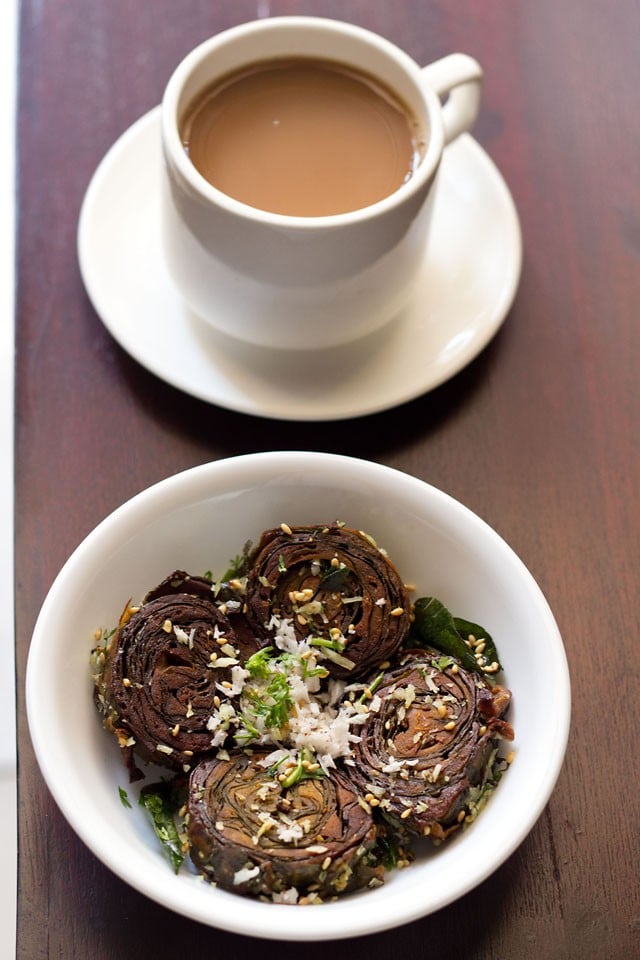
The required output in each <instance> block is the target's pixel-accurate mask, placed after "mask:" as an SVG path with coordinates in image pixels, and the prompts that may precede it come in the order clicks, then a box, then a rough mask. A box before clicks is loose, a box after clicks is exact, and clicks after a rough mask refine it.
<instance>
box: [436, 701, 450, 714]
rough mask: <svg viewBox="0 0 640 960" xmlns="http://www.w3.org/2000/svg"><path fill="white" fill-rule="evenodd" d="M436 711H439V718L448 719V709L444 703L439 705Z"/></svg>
mask: <svg viewBox="0 0 640 960" xmlns="http://www.w3.org/2000/svg"><path fill="white" fill-rule="evenodd" d="M436 709H437V711H438V716H439V717H446V715H447V708H446V707H445V705H444V703H440V704H438V706H437V707H436Z"/></svg>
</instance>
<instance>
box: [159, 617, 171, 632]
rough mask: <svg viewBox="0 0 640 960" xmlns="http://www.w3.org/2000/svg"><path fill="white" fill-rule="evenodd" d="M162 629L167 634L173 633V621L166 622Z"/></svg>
mask: <svg viewBox="0 0 640 960" xmlns="http://www.w3.org/2000/svg"><path fill="white" fill-rule="evenodd" d="M162 629H163V630H164V632H165V633H171V631H172V630H173V624H172V623H171V620H165V622H164V623H163V624H162Z"/></svg>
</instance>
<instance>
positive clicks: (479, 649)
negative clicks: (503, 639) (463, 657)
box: [476, 640, 486, 653]
mask: <svg viewBox="0 0 640 960" xmlns="http://www.w3.org/2000/svg"><path fill="white" fill-rule="evenodd" d="M485 647H486V643H485V642H484V640H481V641H480V642H479V643H478V644H477V645H476V653H484V648H485Z"/></svg>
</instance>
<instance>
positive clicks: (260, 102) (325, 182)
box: [162, 17, 482, 349]
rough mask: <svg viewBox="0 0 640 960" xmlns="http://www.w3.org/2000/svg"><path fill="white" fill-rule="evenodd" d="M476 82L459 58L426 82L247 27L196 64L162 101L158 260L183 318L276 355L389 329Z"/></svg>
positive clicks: (387, 61) (214, 44)
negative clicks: (161, 253) (446, 152)
mask: <svg viewBox="0 0 640 960" xmlns="http://www.w3.org/2000/svg"><path fill="white" fill-rule="evenodd" d="M481 80H482V71H481V69H480V67H479V65H478V64H477V63H476V61H475V60H473V59H471V58H470V57H467V56H465V55H463V54H454V55H452V56H449V57H445V58H444V59H443V60H439V61H437V62H436V63H435V64H432V65H431V66H429V67H426V68H423V69H421V68H420V67H419V66H418V65H417V64H416V63H415V61H413V60H412V59H411V58H410V57H409V56H408V55H407V54H405V53H403V52H402V51H401V50H399V49H398V48H397V47H395V46H394V45H393V44H391V43H390V42H389V41H387V40H385V39H383V38H382V37H379V36H377V35H376V34H373V33H371V32H370V31H367V30H364V29H362V28H360V27H357V26H354V25H351V24H346V23H341V22H339V21H333V20H325V19H321V18H315V17H276V18H273V19H265V20H259V21H256V22H254V23H248V24H243V25H241V26H239V27H235V28H232V29H230V30H227V31H225V32H224V33H221V34H219V35H218V36H215V37H212V38H211V39H210V40H207V41H205V42H204V43H203V44H201V45H200V46H199V47H197V48H196V49H195V50H193V51H192V52H191V53H190V54H188V55H187V57H186V58H185V59H184V60H183V61H182V63H181V64H180V65H179V66H178V68H177V69H176V70H175V72H174V74H173V75H172V77H171V79H170V80H169V83H168V85H167V88H166V91H165V95H164V98H163V102H162V140H163V152H164V159H165V174H164V198H163V231H164V249H165V254H166V259H167V264H168V268H169V271H170V273H171V276H172V278H173V281H174V283H175V285H176V287H177V289H178V290H179V292H180V294H181V296H182V298H183V299H184V301H185V302H186V304H187V305H188V306H189V307H190V308H191V309H192V310H193V311H194V312H195V313H196V314H197V315H198V316H200V317H202V318H203V319H204V320H206V321H207V322H208V323H210V324H211V325H212V326H214V327H215V328H216V329H218V330H220V331H222V332H223V333H225V334H228V335H230V336H233V337H236V338H239V339H241V340H244V341H248V342H250V343H254V344H256V345H260V346H266V347H275V348H279V349H321V348H325V347H333V346H337V345H340V344H343V343H348V342H349V341H353V340H356V339H357V338H359V337H363V336H365V335H366V334H369V333H372V332H373V331H375V330H377V329H379V328H380V327H381V326H383V325H384V324H386V323H387V322H389V321H390V320H391V319H392V318H393V317H395V316H397V315H398V314H399V312H400V311H401V310H402V308H403V306H405V305H406V303H407V302H408V301H409V299H410V297H411V294H412V291H413V287H414V284H415V281H416V279H417V277H418V274H419V271H420V268H421V266H422V263H423V260H424V255H425V245H426V240H427V236H428V226H429V220H430V215H431V208H432V205H433V199H434V187H435V181H436V174H437V171H438V167H439V164H440V161H441V158H442V151H443V149H444V146H445V144H446V143H448V142H450V141H451V140H453V139H454V138H455V137H456V136H457V135H458V134H459V133H461V132H462V131H463V130H466V129H468V128H469V127H470V126H471V124H472V123H473V121H474V120H475V117H476V114H477V111H478V106H479V98H480V87H481ZM447 94H448V95H449V96H448V101H447V102H446V104H445V105H444V106H442V104H441V102H440V99H439V97H440V96H446V95H447Z"/></svg>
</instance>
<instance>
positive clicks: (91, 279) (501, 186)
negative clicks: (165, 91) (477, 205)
mask: <svg viewBox="0 0 640 960" xmlns="http://www.w3.org/2000/svg"><path fill="white" fill-rule="evenodd" d="M160 112H161V107H160V105H158V106H156V107H153V108H152V109H151V110H149V111H147V112H146V113H144V114H143V115H142V116H140V117H139V118H138V119H137V120H135V121H134V122H133V123H132V124H131V125H130V126H129V127H128V128H127V129H126V130H125V131H124V132H123V133H122V134H120V136H119V137H117V139H116V140H115V141H114V142H113V143H112V145H111V146H110V147H109V149H108V150H107V151H106V153H105V154H104V155H103V157H102V159H101V160H100V162H99V163H98V165H97V167H96V168H95V170H94V173H93V175H92V177H91V179H90V181H89V184H88V186H87V189H86V191H85V194H84V197H83V200H82V204H81V208H80V215H79V218H78V230H77V256H78V264H79V268H80V274H81V277H82V281H83V284H84V287H85V290H86V293H87V295H88V297H89V300H90V301H91V304H92V306H93V308H94V310H95V312H96V314H97V316H98V318H99V319H100V321H101V323H102V324H103V325H104V326H105V328H106V329H107V331H108V332H109V333H110V335H111V336H112V337H113V339H114V340H115V341H116V343H118V344H119V346H120V347H121V348H122V349H123V350H124V351H125V352H126V353H127V354H128V355H129V356H130V357H132V358H133V359H134V360H135V361H136V362H137V363H139V364H140V365H141V366H142V367H144V368H145V369H146V370H147V371H149V372H150V373H152V374H153V375H154V376H157V377H158V378H159V379H161V380H162V381H164V382H165V383H167V384H169V385H170V386H172V387H174V388H175V389H177V390H180V391H181V392H183V393H186V394H188V395H190V396H192V397H194V398H196V399H199V400H201V401H203V402H205V403H208V404H210V405H213V406H217V407H219V408H221V409H225V410H229V411H232V412H236V413H241V414H244V415H248V416H255V417H259V418H265V419H271V420H280V421H290V422H322V421H324V422H334V421H339V420H347V419H359V418H361V417H366V416H372V415H375V414H377V413H382V412H384V411H386V410H390V409H395V408H397V407H400V406H403V405H404V404H406V403H409V402H411V401H412V400H415V399H417V398H419V397H421V396H425V395H426V394H428V393H430V392H431V391H433V390H435V389H436V388H437V387H439V386H441V385H442V384H443V383H445V382H446V381H448V380H450V379H451V378H452V377H454V376H455V375H456V374H457V373H459V372H460V371H462V370H463V369H464V368H465V367H466V366H468V365H469V364H470V363H471V362H472V361H473V360H474V359H475V358H476V357H477V356H478V355H479V354H480V353H482V351H483V350H484V349H485V347H486V346H487V345H488V344H489V343H490V341H491V340H492V339H493V338H494V337H495V335H496V333H497V332H498V330H499V329H500V327H501V326H502V324H503V323H504V321H505V319H506V316H507V314H508V312H509V310H510V309H511V306H512V305H513V302H514V299H515V295H516V293H517V290H518V285H519V282H520V277H521V272H522V257H523V252H522V231H521V227H520V221H519V217H518V212H517V208H516V205H515V202H514V200H513V197H512V195H511V193H510V191H509V188H508V186H507V184H506V182H505V180H504V178H503V176H502V174H501V172H500V170H499V169H498V167H497V166H496V164H495V163H494V161H493V160H492V159H491V157H490V156H489V155H488V154H487V152H486V151H485V150H484V149H483V147H482V146H481V145H480V144H479V143H478V142H477V141H476V140H475V139H474V138H473V137H472V136H471V134H468V133H463V134H461V135H460V136H459V137H458V138H457V139H456V141H455V145H456V146H458V145H461V146H464V148H465V150H466V151H469V152H470V155H471V157H472V161H471V162H472V163H473V165H474V166H475V165H477V164H482V165H483V166H484V169H485V174H486V175H487V176H488V177H489V178H490V179H491V180H492V187H493V189H494V190H495V191H496V193H497V194H498V195H499V196H500V208H501V219H502V221H503V223H504V231H505V234H510V237H509V239H508V241H507V249H508V250H509V251H510V258H509V261H508V264H507V269H505V274H504V279H503V281H502V283H501V286H500V290H499V296H498V298H497V300H496V303H495V305H494V307H493V308H492V309H491V311H490V317H489V318H488V319H485V320H479V321H478V320H476V321H475V323H474V324H473V331H474V336H473V337H472V338H470V340H469V342H468V343H467V344H466V345H465V346H464V347H462V348H460V349H459V350H457V351H456V352H455V353H454V354H451V355H450V356H449V358H448V360H444V361H442V362H440V363H439V365H438V366H437V367H435V368H434V367H433V364H432V365H431V366H430V367H429V368H428V370H429V373H428V374H427V375H426V376H425V377H424V379H422V380H420V382H418V381H417V379H416V378H413V379H412V380H409V381H408V382H407V383H405V389H404V390H402V389H401V387H402V382H401V381H399V383H398V388H399V389H398V390H397V391H396V392H395V393H394V394H393V397H389V396H385V397H384V398H383V399H382V400H378V399H377V398H376V397H375V396H371V397H370V400H369V402H366V401H367V398H364V397H363V398H362V400H361V402H360V403H356V402H352V403H351V404H349V405H348V406H345V407H344V409H341V410H339V411H338V410H335V409H333V410H330V409H328V408H327V409H324V410H323V409H318V408H317V398H314V400H313V401H312V403H313V407H312V408H310V409H304V407H303V408H302V409H300V407H299V404H300V397H299V396H296V395H295V394H291V395H290V396H289V397H288V398H287V399H286V400H285V399H284V398H273V399H272V398H266V402H264V403H261V400H260V398H259V397H257V396H255V395H253V394H250V393H246V392H245V393H244V394H238V395H235V396H229V395H228V390H227V389H226V384H225V383H224V382H222V379H223V377H224V374H223V371H222V370H221V369H220V368H217V371H216V367H215V365H213V364H212V366H211V369H212V372H213V373H214V374H215V373H216V372H218V377H219V387H218V389H217V390H216V389H215V386H216V383H215V377H214V378H212V380H210V381H208V382H207V384H206V388H205V387H204V386H203V385H202V384H201V385H197V384H196V385H194V383H193V382H190V381H189V378H188V376H186V377H185V378H184V381H183V382H178V381H177V379H176V376H175V370H173V369H172V370H169V369H168V364H167V361H166V359H165V360H164V361H163V359H162V358H161V356H160V355H159V354H157V353H156V354H152V355H149V351H146V350H145V349H144V347H143V348H140V347H139V346H138V345H137V344H136V342H135V338H134V337H127V336H126V331H123V329H122V324H121V323H118V322H117V321H114V319H113V317H112V315H111V314H112V311H111V310H110V309H108V308H107V307H105V305H104V302H103V297H102V294H101V292H100V285H99V283H98V282H97V280H96V277H97V276H99V274H100V267H99V266H98V268H97V269H96V263H95V259H96V258H95V257H94V256H93V255H92V253H91V240H90V239H89V236H90V231H91V225H92V212H93V207H94V205H95V202H96V200H97V199H98V198H99V196H100V193H101V191H102V189H104V184H105V182H106V181H107V180H108V178H109V177H110V176H113V168H114V167H115V166H116V165H117V164H118V163H121V162H122V155H125V156H126V153H127V151H128V150H129V149H131V141H134V142H135V141H136V140H137V139H138V137H141V136H142V135H143V134H144V133H146V132H147V127H151V126H152V125H153V124H154V123H155V124H157V126H158V134H159V133H160V130H159V126H160ZM159 142H160V141H159V140H158V143H159ZM159 152H160V151H159ZM442 163H443V164H444V163H446V153H445V155H444V157H443V160H442ZM151 202H153V201H151ZM427 259H428V258H427V257H425V264H426V263H427ZM159 265H160V269H161V270H162V269H163V264H162V262H161V261H160V264H159ZM423 269H424V268H423ZM164 271H165V273H166V275H167V280H168V282H169V283H170V284H171V280H170V278H169V277H168V271H167V269H166V266H164ZM191 319H192V320H193V322H194V323H199V324H202V325H203V326H204V327H205V328H206V329H207V333H208V334H209V335H210V336H211V337H212V338H214V339H217V340H218V342H219V346H220V348H221V349H220V353H221V354H223V353H224V343H225V341H226V342H227V343H230V342H232V343H234V345H235V346H236V347H237V346H238V345H240V346H241V347H244V348H247V349H256V350H261V351H265V354H266V353H269V352H271V351H270V349H269V348H265V347H255V348H252V347H251V345H250V344H243V343H241V342H240V341H235V340H234V339H233V338H231V337H229V336H227V335H225V334H223V333H222V332H220V331H217V330H215V329H214V328H213V327H211V326H210V325H209V324H207V323H206V321H204V320H202V319H201V318H199V317H196V316H195V315H194V316H193V317H192V318H190V320H191ZM181 323H182V326H183V328H184V330H185V332H186V334H187V335H188V333H189V328H190V325H191V324H190V322H185V320H184V318H182V319H181ZM416 332H419V331H416ZM456 335H457V331H454V332H453V333H452V336H451V338H450V339H449V340H448V341H447V342H446V343H445V344H443V345H442V346H441V347H440V348H439V351H438V354H439V355H444V354H445V353H446V351H447V350H448V348H449V346H450V344H451V342H452V340H453V337H454V336H456ZM374 336H375V335H374ZM363 339H366V338H363ZM349 347H351V348H353V343H351V344H346V345H345V346H343V347H341V348H337V347H336V348H331V350H333V351H338V350H343V349H347V348H349ZM280 352H281V353H284V351H280ZM326 352H330V351H329V350H327V351H326ZM290 353H291V354H292V355H293V356H296V355H298V356H308V355H309V353H308V352H306V351H302V350H299V351H290ZM355 393H356V397H357V390H356V392H355ZM303 404H304V398H303ZM285 406H286V407H287V409H286V411H285V409H284V407H285Z"/></svg>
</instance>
